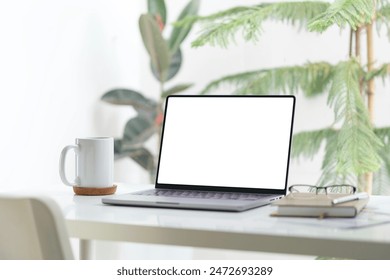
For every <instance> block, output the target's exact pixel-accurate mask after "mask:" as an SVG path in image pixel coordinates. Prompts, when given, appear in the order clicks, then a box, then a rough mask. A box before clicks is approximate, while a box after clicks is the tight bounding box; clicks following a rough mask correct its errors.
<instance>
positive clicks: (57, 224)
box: [0, 194, 73, 260]
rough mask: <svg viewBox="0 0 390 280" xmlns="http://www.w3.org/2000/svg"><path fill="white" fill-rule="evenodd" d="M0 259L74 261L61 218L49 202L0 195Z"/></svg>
mask: <svg viewBox="0 0 390 280" xmlns="http://www.w3.org/2000/svg"><path fill="white" fill-rule="evenodd" d="M0 259H11V260H17V259H25V260H27V259H44V260H50V259H55V260H59V259H73V254H72V249H71V246H70V241H69V237H68V233H67V230H66V226H65V221H64V217H63V215H62V213H61V209H60V208H59V206H58V205H57V204H56V203H55V202H54V201H53V200H52V199H50V198H47V197H35V196H28V197H26V196H23V197H21V196H14V195H4V194H0Z"/></svg>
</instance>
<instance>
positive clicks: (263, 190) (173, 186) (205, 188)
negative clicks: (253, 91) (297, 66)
mask: <svg viewBox="0 0 390 280" xmlns="http://www.w3.org/2000/svg"><path fill="white" fill-rule="evenodd" d="M172 98H290V99H292V101H293V102H292V113H291V114H292V115H291V126H290V139H289V140H290V141H289V147H288V156H287V159H286V165H287V166H286V177H285V184H284V189H280V190H276V189H267V188H245V187H226V186H206V185H187V184H166V183H158V175H159V170H160V162H161V151H162V147H163V141H164V130H165V120H166V114H167V109H168V104H169V100H170V99H172ZM294 114H295V96H294V95H170V96H168V97H167V98H166V101H165V110H164V121H163V126H162V131H161V139H160V148H159V155H158V164H157V172H156V181H155V187H156V188H159V189H186V190H187V189H188V190H202V191H223V192H224V191H226V192H246V193H259V194H263V193H266V194H276V195H285V194H286V192H287V183H288V173H289V167H290V154H291V145H292V136H293V125H294Z"/></svg>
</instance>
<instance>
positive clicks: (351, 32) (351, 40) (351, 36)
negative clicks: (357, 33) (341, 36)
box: [348, 28, 354, 58]
mask: <svg viewBox="0 0 390 280" xmlns="http://www.w3.org/2000/svg"><path fill="white" fill-rule="evenodd" d="M353 33H354V31H353V29H352V28H351V29H350V31H349V51H348V56H349V57H350V58H351V57H352V45H353Z"/></svg>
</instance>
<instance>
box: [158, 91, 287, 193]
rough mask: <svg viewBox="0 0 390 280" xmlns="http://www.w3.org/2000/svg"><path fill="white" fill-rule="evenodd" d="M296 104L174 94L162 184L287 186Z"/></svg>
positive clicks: (280, 100)
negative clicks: (293, 116)
mask: <svg viewBox="0 0 390 280" xmlns="http://www.w3.org/2000/svg"><path fill="white" fill-rule="evenodd" d="M293 102H294V99H293V98H288V97H170V98H169V101H168V107H167V112H166V119H165V127H164V135H163V142H162V147H161V158H160V166H159V174H158V179H157V182H158V183H159V184H185V185H199V186H216V187H243V188H267V189H278V190H283V189H284V188H285V184H286V176H287V168H288V156H289V145H290V135H291V129H292V127H291V126H292V125H291V124H292V115H293V113H292V112H293Z"/></svg>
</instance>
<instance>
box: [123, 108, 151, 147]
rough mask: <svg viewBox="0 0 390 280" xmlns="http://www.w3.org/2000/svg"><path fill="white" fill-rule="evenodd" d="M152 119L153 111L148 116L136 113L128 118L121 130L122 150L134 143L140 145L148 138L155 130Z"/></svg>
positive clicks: (132, 145)
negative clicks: (122, 130)
mask: <svg viewBox="0 0 390 280" xmlns="http://www.w3.org/2000/svg"><path fill="white" fill-rule="evenodd" d="M154 119H155V114H154V113H153V114H150V116H149V117H147V116H144V115H138V116H136V117H134V118H132V119H130V120H129V121H128V122H127V123H126V126H125V130H124V132H123V141H122V147H121V148H122V150H123V149H127V148H129V147H130V148H131V147H134V146H135V145H138V146H140V145H142V144H143V143H144V142H145V141H146V140H148V139H149V138H150V137H151V136H152V135H153V134H154V133H155V132H156V131H157V126H156V125H155V120H154Z"/></svg>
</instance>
